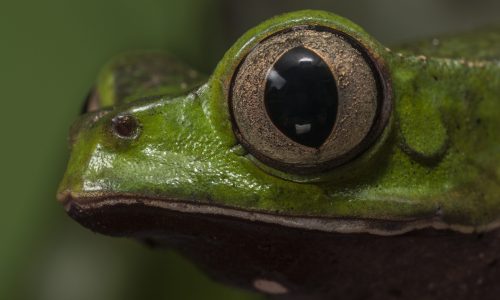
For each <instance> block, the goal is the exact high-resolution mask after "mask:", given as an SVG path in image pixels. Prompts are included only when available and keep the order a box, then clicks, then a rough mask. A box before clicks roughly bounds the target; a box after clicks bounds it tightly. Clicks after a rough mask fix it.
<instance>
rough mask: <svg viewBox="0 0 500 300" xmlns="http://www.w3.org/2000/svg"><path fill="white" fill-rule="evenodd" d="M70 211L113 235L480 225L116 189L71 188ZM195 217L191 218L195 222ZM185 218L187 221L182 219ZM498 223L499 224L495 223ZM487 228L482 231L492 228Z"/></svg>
mask: <svg viewBox="0 0 500 300" xmlns="http://www.w3.org/2000/svg"><path fill="white" fill-rule="evenodd" d="M58 200H59V201H60V202H61V203H62V204H63V205H64V208H65V210H66V212H67V213H68V215H70V216H71V217H72V218H73V219H75V220H76V221H78V222H79V223H81V224H82V225H83V226H85V227H87V228H89V229H91V230H93V231H96V232H99V233H103V234H107V235H113V236H135V237H137V236H138V235H140V236H141V237H149V236H150V235H157V234H161V233H162V232H167V231H173V232H175V231H177V230H179V229H181V227H182V226H184V225H182V224H178V223H179V220H182V219H185V220H188V219H189V220H191V221H193V220H196V219H204V220H206V219H210V220H211V221H227V220H232V221H240V222H245V223H259V224H270V225H278V227H285V228H291V229H299V230H313V231H323V232H332V233H344V234H353V233H368V234H374V235H383V236H392V235H400V234H403V233H407V232H410V231H413V230H419V229H425V228H434V229H440V230H442V229H450V230H453V231H458V232H462V233H473V232H475V231H478V229H477V228H474V227H467V226H463V225H453V224H447V223H444V222H443V221H442V220H438V219H432V218H429V219H408V220H379V219H355V218H335V217H312V216H299V215H278V214H273V213H268V212H260V211H251V210H243V209H238V208H233V207H226V206H221V205H215V204H210V203H201V202H193V201H189V200H186V199H175V198H151V197H144V196H138V195H126V194H114V193H107V194H103V193H79V194H74V193H72V192H69V191H66V192H62V193H61V194H59V195H58ZM191 221H190V222H191ZM181 223H182V222H181ZM495 226H496V225H495ZM489 229H491V228H484V229H481V230H479V231H485V230H489Z"/></svg>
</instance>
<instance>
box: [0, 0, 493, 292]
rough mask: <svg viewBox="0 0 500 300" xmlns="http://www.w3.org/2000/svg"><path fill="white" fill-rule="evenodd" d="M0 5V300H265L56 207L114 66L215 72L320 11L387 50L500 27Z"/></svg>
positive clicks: (100, 5)
mask: <svg viewBox="0 0 500 300" xmlns="http://www.w3.org/2000/svg"><path fill="white" fill-rule="evenodd" d="M1 4H2V5H1V6H0V88H1V90H0V91H1V92H0V96H1V98H0V103H1V104H2V105H1V108H0V111H1V118H0V122H1V123H0V125H1V126H0V128H1V133H2V138H1V147H0V149H1V151H2V152H1V155H0V158H1V160H2V161H1V173H0V174H1V176H2V177H1V178H0V182H1V190H2V192H3V195H2V197H1V198H0V299H47V300H68V299H71V300H78V299H85V300H86V299H93V300H100V299H103V300H104V299H106V300H110V299H120V300H121V299H261V297H260V296H257V295H255V294H251V293H247V292H242V291H239V290H235V289H232V288H228V287H224V286H222V285H219V284H217V283H213V282H212V281H211V280H210V279H209V278H207V277H206V276H205V275H203V274H201V273H200V272H198V271H197V269H196V267H195V266H193V265H192V264H191V263H190V262H188V261H186V260H184V259H182V258H181V257H180V256H179V255H177V254H175V253H173V252H171V251H160V250H151V249H149V248H147V247H145V246H143V245H141V244H139V243H136V242H134V241H129V240H125V239H115V238H109V237H104V236H100V235H96V234H93V233H91V232H90V231H88V230H86V229H84V228H82V227H81V226H79V225H78V224H76V223H75V222H73V221H72V220H70V219H69V218H68V217H67V216H66V215H65V213H64V211H63V209H62V208H61V207H60V205H59V204H58V203H57V202H56V201H55V190H56V187H57V184H58V181H59V180H60V178H61V176H62V173H63V172H64V167H65V164H66V160H67V157H68V151H67V142H66V135H67V131H68V128H69V126H70V124H71V122H72V120H74V119H75V117H76V116H77V115H78V112H79V110H80V107H81V105H82V101H83V98H84V96H85V95H86V93H87V91H88V90H89V88H90V87H91V86H92V84H93V82H94V78H95V76H96V74H97V72H98V70H99V68H100V66H102V65H103V64H104V63H105V61H106V60H107V59H109V58H110V57H112V56H113V55H115V54H117V53H120V52H122V51H126V50H132V49H167V50H169V51H171V52H172V53H174V54H175V55H177V56H178V57H179V58H181V59H183V60H185V61H187V62H188V63H190V64H191V65H193V66H194V67H197V68H198V69H200V70H202V71H204V72H206V73H208V74H209V73H210V71H211V70H212V69H213V67H214V66H215V64H216V62H217V61H218V60H219V59H220V57H221V56H222V55H223V53H224V50H225V49H227V48H228V47H229V46H230V45H231V44H232V42H233V41H234V40H235V39H236V38H237V37H238V36H239V35H241V34H242V33H243V31H244V30H246V29H248V28H249V27H250V26H253V25H255V24H257V23H258V22H260V21H262V20H264V19H265V18H268V17H270V16H272V15H274V14H277V13H280V12H284V11H290V10H296V9H303V8H321V9H326V10H330V11H334V12H336V13H339V14H341V15H344V16H346V17H348V18H351V19H352V20H353V21H355V22H358V23H359V24H360V25H362V26H363V27H365V28H366V29H367V30H368V31H369V32H371V33H372V34H373V35H374V36H375V37H376V38H378V39H379V40H381V41H382V42H384V43H387V44H392V43H399V42H404V41H409V40H412V39H414V38H415V37H424V36H429V35H434V34H437V33H446V32H452V31H456V30H462V29H469V28H473V27H477V26H480V25H484V24H489V23H500V20H499V16H498V11H499V9H500V3H499V2H498V1H494V0H484V1H465V0H453V1H452V0H442V1H434V0H422V1H411V0H405V1H401V0H379V1H374V0H358V1H349V0H343V1H340V0H339V1H326V0H325V1H320V0H317V1H268V0H254V1H234V0H219V1H217V0H211V1H209V0H176V1H172V0H170V1H166V0H165V1H159V0H143V1H131V0H122V1H117V0H116V1H102V0H101V1H97V0H87V1H70V0H67V1H63V0H48V1H34V0H32V1H26V2H21V1H17V2H14V1H10V0H3V1H2V3H1Z"/></svg>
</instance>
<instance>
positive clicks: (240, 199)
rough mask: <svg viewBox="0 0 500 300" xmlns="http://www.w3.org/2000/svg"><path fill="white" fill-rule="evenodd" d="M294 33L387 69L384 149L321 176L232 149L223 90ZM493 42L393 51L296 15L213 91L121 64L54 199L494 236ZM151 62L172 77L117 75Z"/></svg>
mask: <svg viewBox="0 0 500 300" xmlns="http://www.w3.org/2000/svg"><path fill="white" fill-rule="evenodd" d="M297 25H321V26H326V27H331V28H333V29H336V30H339V31H342V32H344V33H346V34H348V35H350V36H351V37H353V38H354V39H356V40H357V41H359V42H360V43H361V44H362V45H363V47H364V48H366V49H368V51H369V52H370V53H372V55H373V56H374V58H375V59H376V60H377V61H379V62H381V63H383V64H384V65H385V68H386V69H387V70H388V73H389V77H390V79H391V81H392V90H393V111H392V115H391V118H390V121H389V124H388V125H387V126H386V128H385V130H384V132H383V134H382V135H381V137H380V138H379V139H378V141H377V142H376V143H375V144H374V145H373V146H371V147H370V148H369V149H368V150H367V151H365V152H364V153H363V154H362V155H361V156H359V157H357V158H356V159H354V160H353V161H351V162H349V163H346V164H344V165H342V166H340V167H337V168H335V169H333V170H331V171H328V172H326V173H321V174H313V175H294V174H287V173H286V172H283V171H277V170H274V169H272V168H271V167H269V166H266V165H264V164H263V163H261V162H259V161H257V160H256V159H255V158H253V157H252V156H251V155H250V154H249V153H248V152H246V150H245V149H244V148H243V147H242V146H241V145H239V143H238V141H237V139H236V137H235V135H234V133H233V128H232V123H231V120H230V115H229V109H228V104H227V99H228V97H227V91H228V86H229V82H230V80H231V78H232V76H233V74H234V72H235V69H236V68H237V66H238V65H239V63H240V61H241V60H242V59H243V58H244V56H245V54H246V53H248V51H250V50H251V49H252V48H253V47H254V46H255V45H256V44H257V43H258V42H259V41H261V40H263V39H264V38H266V37H268V36H269V35H270V34H273V33H275V32H277V31H280V30H282V29H286V28H289V27H292V26H297ZM497 32H499V33H495V31H491V32H484V33H474V34H470V35H468V36H467V35H465V36H462V37H450V38H444V39H440V40H439V45H437V44H438V41H437V40H435V41H434V43H430V42H429V43H420V44H413V45H411V46H408V47H404V48H402V49H398V52H396V51H394V50H392V51H391V50H389V49H387V48H385V47H384V46H382V45H381V44H380V43H378V42H377V41H376V40H374V39H373V38H372V37H371V36H369V35H368V34H367V33H366V32H365V31H364V30H363V29H361V28H360V27H358V26H357V25H355V24H353V23H351V22H350V21H348V20H346V19H344V18H342V17H339V16H337V15H334V14H331V13H326V12H321V11H300V12H295V13H290V14H285V15H281V16H278V17H275V18H273V19H270V20H268V21H266V22H264V23H262V24H260V25H259V26H257V27H255V28H253V29H251V30H250V31H248V32H247V33H246V34H245V35H243V36H242V37H241V38H240V39H239V40H238V41H237V42H236V43H235V45H234V46H233V47H232V48H231V49H229V51H228V52H227V53H226V55H225V56H224V58H223V59H222V61H221V62H220V63H219V64H218V66H217V68H216V70H215V71H214V73H213V74H212V76H210V78H209V79H208V81H206V79H205V78H202V77H201V76H199V75H197V73H196V72H194V71H192V70H190V69H189V68H188V67H185V66H183V65H182V64H180V63H177V62H175V61H172V59H171V58H170V57H169V56H167V55H164V54H160V53H156V52H142V53H131V54H126V55H123V56H120V57H118V58H117V59H115V60H113V61H111V62H110V63H109V64H108V65H107V66H106V67H105V68H104V69H103V71H102V73H101V75H100V77H99V80H98V84H97V92H98V94H99V96H100V102H101V106H102V107H103V109H104V110H105V111H106V113H101V112H97V113H90V114H87V115H84V116H82V117H81V119H80V120H79V121H77V122H76V123H75V125H74V127H73V130H72V153H71V158H70V161H69V164H68V168H67V171H66V174H65V176H64V179H63V180H62V182H61V184H60V187H59V190H58V198H59V200H60V201H61V202H63V203H67V202H68V201H69V199H71V201H73V204H77V205H79V206H80V207H84V208H85V207H90V206H93V207H94V208H95V207H99V206H104V205H114V204H116V203H144V204H145V205H150V206H155V207H158V209H165V208H167V209H173V210H179V211H184V212H201V213H207V214H213V215H231V216H236V217H238V218H244V219H252V220H260V221H264V222H268V223H276V224H279V225H281V226H291V227H298V228H304V229H317V230H323V231H332V232H345V233H349V232H368V233H373V234H384V235H392V234H400V233H403V232H407V231H410V230H413V229H418V228H424V227H434V228H438V229H452V230H457V231H461V232H475V231H485V230H491V229H493V228H496V227H497V226H499V225H500V198H499V197H498V195H499V194H500V139H499V134H498V130H500V118H499V115H498V111H500V99H499V98H500V96H499V95H500V62H499V61H498V60H496V58H497V57H500V55H499V54H500V53H499V51H500V50H499V47H498V45H499V44H500V31H497ZM495 51H496V52H495ZM147 60H153V61H154V60H158V61H163V62H164V63H165V64H167V63H168V64H173V65H175V66H176V67H174V68H171V69H169V70H165V71H163V72H164V74H162V76H163V77H162V80H156V81H154V80H151V78H152V77H154V76H153V75H154V74H153V75H151V74H149V76H148V74H142V75H141V74H139V75H137V74H134V75H133V76H132V75H130V73H127V74H125V75H124V73H123V72H122V70H123V69H124V68H126V67H127V66H133V65H136V66H139V67H140V66H141V63H142V62H143V61H147ZM143 69H144V70H146V71H147V70H148V67H144V68H143ZM124 89H126V91H124ZM123 114H131V115H133V116H134V117H135V118H137V120H138V122H139V124H140V132H139V134H138V135H137V136H136V137H134V138H131V139H124V138H121V137H119V136H117V135H116V134H114V133H113V132H112V130H111V129H110V128H111V119H112V118H113V117H115V116H117V115H123ZM96 115H99V117H96ZM178 203H183V204H185V205H177V204H178Z"/></svg>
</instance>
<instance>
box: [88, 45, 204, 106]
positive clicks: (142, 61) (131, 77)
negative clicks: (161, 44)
mask: <svg viewBox="0 0 500 300" xmlns="http://www.w3.org/2000/svg"><path fill="white" fill-rule="evenodd" d="M205 81H206V77H205V76H203V75H201V74H200V73H199V72H197V71H196V70H194V69H192V68H191V67H189V66H187V65H186V64H184V63H182V62H181V61H179V60H177V59H175V58H174V57H172V56H171V55H169V54H167V53H165V52H161V51H136V52H130V53H125V54H122V55H120V56H118V57H116V58H114V59H113V60H111V61H110V62H109V63H108V64H107V65H106V66H105V67H104V68H103V70H102V71H101V73H100V75H99V78H98V82H97V84H96V87H95V88H94V89H92V91H91V92H90V93H89V96H88V97H87V100H86V101H85V104H84V108H83V112H93V111H97V110H100V109H102V108H108V107H113V106H117V105H120V104H123V103H129V102H133V101H136V100H139V99H144V98H148V97H154V96H167V97H175V96H178V95H181V94H185V93H186V92H188V91H190V90H193V89H194V88H196V87H198V86H199V85H201V84H202V83H203V82H205Z"/></svg>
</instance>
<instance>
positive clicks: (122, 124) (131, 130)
mask: <svg viewBox="0 0 500 300" xmlns="http://www.w3.org/2000/svg"><path fill="white" fill-rule="evenodd" d="M111 124H112V130H113V133H114V134H116V135H117V136H118V137H120V138H123V139H134V138H136V137H137V136H138V135H139V127H140V126H139V122H138V121H137V119H136V118H135V117H134V116H132V115H119V116H116V117H114V118H113V119H112V120H111Z"/></svg>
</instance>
